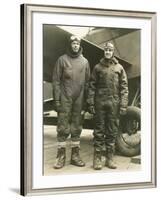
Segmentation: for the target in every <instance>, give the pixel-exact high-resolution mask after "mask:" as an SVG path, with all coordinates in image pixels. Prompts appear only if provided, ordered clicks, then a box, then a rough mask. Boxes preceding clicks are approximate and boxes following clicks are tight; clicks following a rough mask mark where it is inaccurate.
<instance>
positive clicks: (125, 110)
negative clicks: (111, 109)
mask: <svg viewBox="0 0 161 200" xmlns="http://www.w3.org/2000/svg"><path fill="white" fill-rule="evenodd" d="M126 114H127V108H120V115H121V116H124V115H126Z"/></svg>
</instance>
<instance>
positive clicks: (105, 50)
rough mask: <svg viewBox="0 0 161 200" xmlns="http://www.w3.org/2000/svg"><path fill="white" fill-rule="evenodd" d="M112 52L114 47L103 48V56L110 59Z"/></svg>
mask: <svg viewBox="0 0 161 200" xmlns="http://www.w3.org/2000/svg"><path fill="white" fill-rule="evenodd" d="M113 54H114V48H110V47H107V48H105V49H104V56H105V58H107V59H110V58H112V56H113Z"/></svg>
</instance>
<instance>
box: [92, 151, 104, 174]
mask: <svg viewBox="0 0 161 200" xmlns="http://www.w3.org/2000/svg"><path fill="white" fill-rule="evenodd" d="M101 154H102V152H101V151H96V149H95V150H94V157H93V168H94V169H95V170H100V169H102V159H101V157H102V155H101Z"/></svg>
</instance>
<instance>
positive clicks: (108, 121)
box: [87, 57, 128, 151]
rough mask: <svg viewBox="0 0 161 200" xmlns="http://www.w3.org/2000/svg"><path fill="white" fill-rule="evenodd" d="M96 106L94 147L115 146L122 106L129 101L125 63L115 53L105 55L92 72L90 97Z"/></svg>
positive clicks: (125, 106) (88, 100) (125, 105)
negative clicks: (111, 56) (122, 64)
mask: <svg viewBox="0 0 161 200" xmlns="http://www.w3.org/2000/svg"><path fill="white" fill-rule="evenodd" d="M87 102H88V104H89V105H91V106H94V108H95V113H96V114H95V128H94V147H95V149H96V150H98V151H102V149H103V147H104V146H105V147H106V149H109V150H110V149H111V148H113V147H112V145H113V144H114V143H115V138H116V135H117V133H118V128H119V112H120V108H127V105H128V82H127V76H126V73H125V71H124V69H123V67H122V66H121V65H120V64H119V63H118V60H117V59H116V58H115V57H113V58H112V59H110V60H108V59H105V58H102V59H101V60H100V63H98V64H97V65H96V66H95V67H94V69H93V72H92V75H91V80H90V85H89V92H88V99H87Z"/></svg>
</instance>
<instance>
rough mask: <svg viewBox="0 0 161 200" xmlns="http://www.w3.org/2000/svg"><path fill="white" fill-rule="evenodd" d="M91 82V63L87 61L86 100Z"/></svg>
mask: <svg viewBox="0 0 161 200" xmlns="http://www.w3.org/2000/svg"><path fill="white" fill-rule="evenodd" d="M89 81H90V66H89V62H88V61H87V64H86V74H85V98H87V95H88V88H89Z"/></svg>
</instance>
